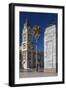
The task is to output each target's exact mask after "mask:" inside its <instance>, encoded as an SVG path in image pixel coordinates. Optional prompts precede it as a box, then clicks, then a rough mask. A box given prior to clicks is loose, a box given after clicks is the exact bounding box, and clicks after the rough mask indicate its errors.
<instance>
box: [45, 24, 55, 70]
mask: <svg viewBox="0 0 66 90" xmlns="http://www.w3.org/2000/svg"><path fill="white" fill-rule="evenodd" d="M45 70H48V71H49V70H50V71H53V70H54V71H56V25H51V26H49V27H47V28H46V29H45V32H44V71H45Z"/></svg>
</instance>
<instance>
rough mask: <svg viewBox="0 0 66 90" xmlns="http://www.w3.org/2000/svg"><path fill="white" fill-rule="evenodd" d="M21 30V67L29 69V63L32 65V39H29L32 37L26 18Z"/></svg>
mask: <svg viewBox="0 0 66 90" xmlns="http://www.w3.org/2000/svg"><path fill="white" fill-rule="evenodd" d="M22 31H23V32H22V45H21V51H22V67H23V68H24V69H29V68H31V65H32V48H33V46H32V40H31V39H32V38H31V37H32V33H31V26H30V24H29V21H28V20H26V22H25V24H24V28H23V30H22ZM30 45H31V46H30Z"/></svg>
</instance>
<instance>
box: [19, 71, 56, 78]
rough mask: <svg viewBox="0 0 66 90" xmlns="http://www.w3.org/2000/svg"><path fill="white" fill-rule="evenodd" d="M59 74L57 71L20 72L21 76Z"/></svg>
mask: <svg viewBox="0 0 66 90" xmlns="http://www.w3.org/2000/svg"><path fill="white" fill-rule="evenodd" d="M48 76H57V73H56V72H36V71H35V72H20V73H19V77H20V78H27V77H48Z"/></svg>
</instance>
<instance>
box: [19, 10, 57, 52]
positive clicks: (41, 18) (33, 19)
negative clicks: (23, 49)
mask: <svg viewBox="0 0 66 90" xmlns="http://www.w3.org/2000/svg"><path fill="white" fill-rule="evenodd" d="M19 15H20V16H19V27H20V34H19V35H20V40H19V42H20V44H19V45H20V46H21V42H22V30H23V26H24V23H25V20H26V18H27V19H28V20H29V23H30V25H31V27H34V26H35V25H39V26H40V28H41V34H40V39H39V41H38V44H37V45H38V50H40V51H43V50H44V31H45V28H46V27H48V26H49V23H50V22H51V21H52V22H53V24H55V25H56V28H57V22H58V21H57V20H58V15H57V14H55V13H35V12H20V14H19ZM35 44H36V43H35V39H34V47H35Z"/></svg>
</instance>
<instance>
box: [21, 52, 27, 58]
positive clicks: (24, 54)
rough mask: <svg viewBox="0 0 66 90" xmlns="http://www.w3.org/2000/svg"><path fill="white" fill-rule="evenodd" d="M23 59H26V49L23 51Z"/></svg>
mask: <svg viewBox="0 0 66 90" xmlns="http://www.w3.org/2000/svg"><path fill="white" fill-rule="evenodd" d="M22 55H23V60H26V51H23V54H22Z"/></svg>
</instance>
